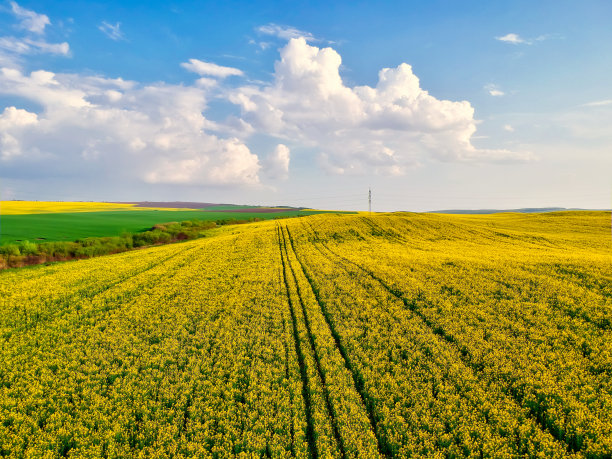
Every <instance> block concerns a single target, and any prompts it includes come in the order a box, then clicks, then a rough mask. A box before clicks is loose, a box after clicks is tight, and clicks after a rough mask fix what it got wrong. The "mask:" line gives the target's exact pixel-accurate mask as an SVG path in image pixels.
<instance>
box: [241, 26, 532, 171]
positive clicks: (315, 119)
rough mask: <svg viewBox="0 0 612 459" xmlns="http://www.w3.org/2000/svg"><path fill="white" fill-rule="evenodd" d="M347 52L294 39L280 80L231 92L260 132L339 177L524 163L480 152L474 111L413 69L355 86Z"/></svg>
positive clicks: (281, 63) (503, 153)
mask: <svg viewBox="0 0 612 459" xmlns="http://www.w3.org/2000/svg"><path fill="white" fill-rule="evenodd" d="M340 65H341V57H340V55H339V54H338V53H337V52H336V51H335V50H333V49H332V48H318V47H316V46H311V45H309V44H308V43H307V41H306V40H305V39H304V38H293V39H291V40H290V41H289V42H288V43H287V45H286V46H285V47H284V48H282V49H281V51H280V60H278V61H277V62H276V63H275V66H274V69H275V72H274V81H273V82H272V83H271V84H270V85H264V86H254V85H252V86H244V87H241V88H238V89H236V90H235V91H233V92H232V93H231V94H230V100H231V101H232V102H234V103H235V104H237V105H239V106H240V108H241V112H242V119H243V120H244V121H245V122H247V123H248V124H249V125H250V126H252V128H253V131H255V132H265V133H268V134H269V135H272V136H275V137H278V138H281V139H287V140H291V141H294V142H295V141H298V142H299V143H300V144H302V145H306V146H310V147H312V148H314V149H316V150H318V152H319V155H318V163H319V164H320V165H321V167H323V168H325V169H326V170H327V171H329V172H331V173H339V174H344V173H366V172H371V171H374V172H376V173H380V174H389V175H400V174H402V173H403V172H404V171H405V170H406V169H407V168H410V167H413V166H414V165H416V164H418V163H419V162H420V161H421V160H422V159H423V158H427V157H433V158H436V159H438V160H442V161H474V160H477V161H500V160H502V161H506V160H524V159H527V158H528V155H526V154H522V153H516V152H511V151H507V150H492V149H477V148H475V147H474V146H473V145H472V143H471V141H470V139H471V137H472V135H473V134H474V132H475V131H476V120H475V119H474V109H473V107H472V106H471V104H470V103H469V102H467V101H460V102H452V101H448V100H439V99H436V98H435V97H433V96H431V95H430V94H429V93H428V92H427V91H426V90H424V89H422V88H421V87H420V82H419V79H418V77H417V76H416V75H415V74H414V73H413V71H412V67H411V66H410V65H408V64H400V65H399V66H398V67H396V68H385V69H382V70H381V71H380V72H379V75H378V83H377V85H376V86H375V87H370V86H355V87H348V86H346V85H345V84H344V82H343V81H342V78H341V76H340V73H339V68H340Z"/></svg>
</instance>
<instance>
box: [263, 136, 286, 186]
mask: <svg viewBox="0 0 612 459" xmlns="http://www.w3.org/2000/svg"><path fill="white" fill-rule="evenodd" d="M290 156H291V154H290V150H289V147H287V145H283V144H282V143H279V144H278V145H277V146H276V148H274V151H273V152H272V153H270V154H269V155H268V156H267V157H266V158H265V160H264V161H263V168H264V170H265V171H266V174H267V176H268V177H269V178H272V179H280V180H287V179H288V178H289V161H290Z"/></svg>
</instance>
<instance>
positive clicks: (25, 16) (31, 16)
mask: <svg viewBox="0 0 612 459" xmlns="http://www.w3.org/2000/svg"><path fill="white" fill-rule="evenodd" d="M11 9H12V11H13V14H14V15H15V16H16V17H17V18H18V19H20V21H21V27H22V28H23V29H26V30H28V31H29V32H32V33H38V34H42V33H43V32H44V31H45V27H46V26H47V25H49V24H51V21H49V17H48V16H47V15H45V14H38V13H36V12H34V11H32V10H27V9H25V8H22V7H21V6H19V5H18V4H17V3H16V2H11Z"/></svg>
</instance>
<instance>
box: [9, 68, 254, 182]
mask: <svg viewBox="0 0 612 459" xmlns="http://www.w3.org/2000/svg"><path fill="white" fill-rule="evenodd" d="M0 94H10V95H12V96H19V97H23V98H26V99H29V100H31V101H33V102H35V103H37V104H38V105H40V106H41V107H42V109H41V111H40V113H29V112H26V111H25V110H20V109H17V108H15V107H9V108H7V109H6V110H5V111H4V113H3V114H2V115H1V116H0V141H1V142H2V143H1V144H0V148H1V150H0V152H1V156H0V157H1V160H2V163H3V166H2V167H3V168H4V169H5V170H6V169H7V168H10V170H11V171H12V172H11V174H12V175H13V176H20V175H27V174H29V173H31V167H29V166H28V164H29V163H28V161H32V160H36V161H37V169H40V170H45V174H47V175H49V176H53V175H54V174H57V175H62V176H66V175H71V174H72V175H74V176H78V177H88V176H89V177H92V178H94V177H97V178H99V177H114V178H117V177H118V178H120V179H123V180H126V181H128V182H133V181H141V182H146V183H156V184H160V183H161V184H163V183H166V184H182V185H257V184H258V183H259V176H258V173H259V169H260V164H259V159H258V157H257V156H256V155H255V154H253V153H252V152H251V151H250V150H249V148H248V147H247V146H246V145H245V144H244V143H243V142H241V141H240V140H238V139H236V138H230V139H225V138H221V137H219V136H218V135H214V134H212V133H210V132H208V128H209V127H210V126H211V125H214V123H211V122H210V121H209V120H207V119H206V118H205V117H204V116H203V114H202V113H203V111H204V110H205V109H206V106H207V93H206V89H205V88H202V87H198V86H182V85H169V84H164V83H157V84H152V85H140V84H138V83H136V82H129V81H125V80H122V79H106V78H101V77H85V76H82V75H78V74H56V73H53V72H47V71H36V72H31V73H30V74H23V73H22V72H21V71H19V70H17V69H8V68H4V69H2V70H1V71H0Z"/></svg>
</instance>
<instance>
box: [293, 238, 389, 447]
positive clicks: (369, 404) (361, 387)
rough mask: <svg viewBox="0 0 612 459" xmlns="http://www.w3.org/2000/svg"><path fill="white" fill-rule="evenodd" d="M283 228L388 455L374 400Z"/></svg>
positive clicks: (374, 430) (377, 440)
mask: <svg viewBox="0 0 612 459" xmlns="http://www.w3.org/2000/svg"><path fill="white" fill-rule="evenodd" d="M285 229H286V230H287V235H288V237H289V243H290V245H291V250H292V251H293V253H294V255H295V258H296V260H297V261H298V263H299V265H300V268H301V270H302V273H303V274H304V277H305V278H306V280H307V281H308V284H309V285H310V289H311V291H312V293H313V295H314V297H315V299H316V300H317V304H318V305H319V308H320V309H321V313H322V314H323V317H324V318H325V322H326V323H327V326H328V327H329V331H330V333H331V335H332V337H333V339H334V343H335V345H336V348H337V349H338V351H339V353H340V355H341V356H342V360H343V361H344V366H345V367H346V369H347V370H348V371H349V374H350V375H351V378H352V380H353V386H354V387H355V390H356V391H357V393H358V394H359V397H360V398H361V402H362V403H363V406H364V407H365V409H366V413H367V414H368V420H369V421H370V428H371V429H372V432H374V436H375V437H376V443H377V444H376V446H377V449H378V452H379V453H380V455H381V456H383V457H388V456H389V455H390V451H391V447H390V446H389V444H388V441H387V440H386V438H385V436H384V434H383V432H382V429H380V428H379V427H378V421H377V416H376V413H375V410H374V402H373V400H372V398H371V397H370V396H369V395H368V393H367V391H366V389H365V383H364V379H363V376H362V375H361V373H359V371H358V370H357V369H356V368H355V366H354V365H353V364H352V363H351V360H350V358H349V356H348V352H347V351H346V349H345V347H344V346H343V344H342V341H341V339H340V334H339V333H338V331H337V330H336V327H335V326H334V323H333V321H332V319H331V316H330V314H329V311H328V310H327V306H326V305H325V302H324V301H323V300H322V299H321V297H320V294H319V289H318V288H317V287H316V286H315V285H314V282H313V280H312V278H311V277H310V274H309V273H308V271H306V269H305V268H304V264H303V263H302V260H300V258H299V257H298V256H297V252H296V251H295V246H294V242H293V237H292V236H291V232H290V231H289V228H287V227H285ZM315 234H316V233H315Z"/></svg>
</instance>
